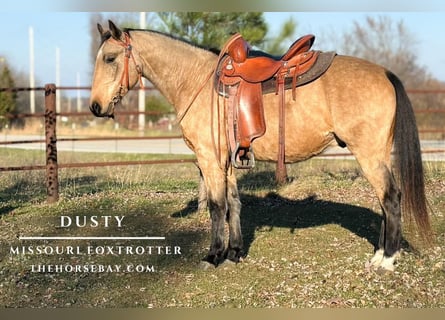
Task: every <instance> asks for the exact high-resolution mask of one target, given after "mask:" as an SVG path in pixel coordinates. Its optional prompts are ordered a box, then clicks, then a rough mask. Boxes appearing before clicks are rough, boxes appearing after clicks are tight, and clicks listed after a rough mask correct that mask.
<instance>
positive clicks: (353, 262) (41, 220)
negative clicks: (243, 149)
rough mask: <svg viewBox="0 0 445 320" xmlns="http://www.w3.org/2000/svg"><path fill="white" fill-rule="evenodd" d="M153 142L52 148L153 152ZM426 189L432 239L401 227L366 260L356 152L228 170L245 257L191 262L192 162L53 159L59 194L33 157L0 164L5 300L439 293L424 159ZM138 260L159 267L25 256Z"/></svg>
mask: <svg viewBox="0 0 445 320" xmlns="http://www.w3.org/2000/svg"><path fill="white" fill-rule="evenodd" d="M40 157H41V153H40V154H39V153H38V152H31V151H22V150H13V149H3V150H1V151H0V162H1V163H0V165H1V166H3V165H5V164H6V165H9V164H11V163H13V164H14V165H18V164H30V163H39V161H40ZM152 157H153V156H150V155H119V154H87V153H85V154H73V153H61V154H60V155H59V161H60V162H61V163H62V162H71V161H76V162H77V161H88V162H89V161H106V160H113V161H116V160H141V159H144V160H145V159H152ZM425 167H426V172H427V196H428V199H429V200H430V204H431V206H432V209H433V211H434V213H435V215H434V217H433V222H434V224H433V226H434V231H435V233H436V234H437V237H436V239H437V243H436V244H435V245H434V246H433V247H431V248H424V247H422V246H421V245H420V242H419V240H418V238H417V236H416V234H415V233H413V232H412V231H410V230H408V228H405V233H404V241H403V251H402V255H401V259H400V261H399V263H398V265H397V268H396V271H395V272H394V273H391V274H385V275H379V274H376V273H374V272H369V271H367V270H366V269H365V262H366V261H367V260H368V259H370V257H371V256H372V253H373V249H374V245H375V243H376V242H377V239H378V230H379V226H380V209H379V205H378V203H377V199H376V197H375V195H374V192H373V190H372V189H371V188H370V186H369V184H368V183H367V182H366V181H365V180H364V179H363V178H362V177H361V175H360V170H359V168H358V167H357V165H356V163H355V162H354V161H332V160H329V161H325V160H319V159H314V160H310V161H306V162H303V163H300V164H296V165H291V166H289V168H288V169H289V177H290V178H291V181H290V182H289V183H288V184H287V185H285V186H283V187H278V186H276V185H275V184H274V166H273V165H271V164H265V163H260V164H258V166H257V167H256V168H255V169H253V170H251V171H238V172H237V174H238V175H239V187H240V193H241V200H242V203H243V208H242V214H241V219H242V229H243V235H244V242H245V248H246V250H247V253H248V255H247V257H246V258H245V259H244V261H243V262H242V263H239V264H237V265H222V266H220V267H218V268H216V269H210V270H201V269H199V268H198V265H199V261H200V259H201V258H202V257H204V255H205V254H206V251H207V249H208V245H209V241H210V235H209V229H210V221H209V218H208V212H197V194H198V192H197V191H198V183H199V179H198V170H197V168H196V166H195V165H193V164H180V165H168V166H167V165H154V166H129V167H105V168H83V169H63V170H60V172H59V179H60V194H61V197H60V201H59V202H58V203H56V204H51V205H49V204H46V203H45V186H44V175H43V172H41V171H32V172H3V173H2V174H1V176H0V181H1V188H0V198H1V203H0V239H1V251H0V306H2V307H24V306H26V307H67V306H70V307H155V308H159V307H205V308H208V307H445V290H444V288H445V266H444V264H445V249H444V248H445V237H444V234H445V222H444V212H445V184H444V181H445V165H444V164H443V163H427V164H426V166H425ZM62 215H66V216H70V217H74V216H76V215H85V216H88V217H90V216H93V215H96V216H105V215H113V216H114V215H118V216H125V218H124V220H123V227H122V228H117V227H116V226H110V227H109V228H104V227H101V228H75V227H70V228H60V227H57V226H58V225H59V224H60V216H62ZM30 235H31V236H43V235H46V236H48V235H57V236H109V235H118V236H143V235H149V236H152V235H162V236H165V237H166V240H164V241H158V240H157V241H153V242H150V244H149V245H152V246H156V245H159V246H171V247H174V246H179V247H180V248H181V254H180V255H157V254H151V255H148V254H143V255H136V254H133V255H127V254H120V255H118V254H115V255H110V254H108V255H97V254H92V255H86V254H83V253H84V252H86V250H87V248H88V246H92V247H97V246H115V247H116V246H119V245H121V246H124V247H125V246H132V247H137V246H147V242H144V241H133V242H125V241H98V240H84V241H77V242H76V241H74V242H73V241H68V240H63V241H62V240H58V241H31V240H29V241H24V240H22V241H20V240H18V237H19V236H30ZM24 244H26V245H52V246H53V247H55V246H59V247H65V248H66V247H67V246H75V247H77V246H79V250H80V253H81V254H77V253H75V254H72V255H71V254H61V255H36V254H34V255H14V254H11V253H10V247H11V246H21V245H24ZM33 264H34V265H38V264H47V265H48V264H52V265H66V264H69V265H92V264H95V265H112V266H113V265H122V266H127V265H141V266H148V267H150V266H153V268H154V270H155V272H144V273H136V272H125V273H124V272H114V273H93V272H82V273H67V272H62V273H57V272H45V273H38V272H32V270H31V266H32V265H33Z"/></svg>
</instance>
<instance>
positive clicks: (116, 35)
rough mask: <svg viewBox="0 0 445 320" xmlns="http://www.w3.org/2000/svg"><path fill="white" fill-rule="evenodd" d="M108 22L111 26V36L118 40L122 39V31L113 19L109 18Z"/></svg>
mask: <svg viewBox="0 0 445 320" xmlns="http://www.w3.org/2000/svg"><path fill="white" fill-rule="evenodd" d="M108 24H109V27H110V31H111V36H112V37H113V38H114V39H116V40H120V39H121V36H122V31H121V30H120V29H119V28H118V27H116V25H115V24H114V23H113V21H111V20H108Z"/></svg>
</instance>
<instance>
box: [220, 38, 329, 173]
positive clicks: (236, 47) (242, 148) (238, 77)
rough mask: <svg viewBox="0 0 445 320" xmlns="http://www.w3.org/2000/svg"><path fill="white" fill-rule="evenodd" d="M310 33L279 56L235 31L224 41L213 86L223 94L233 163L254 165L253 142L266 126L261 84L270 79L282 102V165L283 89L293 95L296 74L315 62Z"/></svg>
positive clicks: (281, 134) (281, 150)
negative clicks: (258, 48)
mask: <svg viewBox="0 0 445 320" xmlns="http://www.w3.org/2000/svg"><path fill="white" fill-rule="evenodd" d="M314 39H315V36H313V35H306V36H303V37H301V38H299V39H298V40H297V41H295V42H294V43H293V44H292V45H291V46H290V48H289V50H288V51H287V52H286V53H285V54H284V55H282V56H281V57H274V56H272V55H269V54H267V53H264V52H261V51H253V50H251V49H250V46H249V44H248V43H247V42H246V41H245V40H244V39H243V38H242V36H241V35H240V34H235V35H233V36H232V37H231V38H230V39H229V40H228V41H227V42H226V44H225V46H224V48H223V50H222V51H221V54H220V57H219V60H218V66H217V69H216V72H215V88H216V90H217V91H218V93H219V94H220V95H221V96H223V97H225V98H226V99H225V103H226V117H227V135H228V140H229V147H230V152H231V162H232V165H233V166H234V167H235V168H252V167H253V166H254V165H255V157H254V154H253V152H252V149H251V143H252V141H253V140H254V139H256V138H258V137H261V136H262V135H264V133H265V132H266V124H265V120H264V110H263V94H264V90H265V88H267V87H270V86H271V84H272V85H273V86H274V87H275V88H274V91H275V93H276V94H277V95H278V96H279V103H278V105H279V108H280V116H279V117H280V119H279V127H280V129H279V130H280V132H279V145H280V148H279V150H278V165H279V166H280V163H281V166H282V169H283V167H284V169H283V170H285V166H284V122H285V121H284V103H285V101H284V94H285V89H291V90H292V93H293V99H295V98H296V97H295V93H296V90H295V89H296V87H297V86H299V85H302V84H301V83H300V78H301V77H302V76H303V75H304V74H305V73H307V72H308V71H309V70H310V69H311V68H312V67H313V66H314V64H315V63H316V61H317V59H318V57H319V55H320V52H319V51H309V50H310V48H311V46H312V44H313V42H314ZM331 61H332V59H331ZM329 64H330V62H329ZM328 66H329V65H328ZM328 66H327V67H328ZM327 67H325V68H324V71H325V70H326V69H327ZM324 71H323V72H324ZM320 75H321V74H320ZM318 76H319V75H318ZM313 79H314V78H312V79H311V80H313ZM307 82H308V81H305V83H307Z"/></svg>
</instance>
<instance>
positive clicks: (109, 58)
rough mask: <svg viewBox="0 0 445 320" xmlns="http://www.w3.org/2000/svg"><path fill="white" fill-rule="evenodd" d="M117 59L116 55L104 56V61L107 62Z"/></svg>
mask: <svg viewBox="0 0 445 320" xmlns="http://www.w3.org/2000/svg"><path fill="white" fill-rule="evenodd" d="M115 59H116V56H114V55H113V56H104V62H105V63H113V62H114V60H115Z"/></svg>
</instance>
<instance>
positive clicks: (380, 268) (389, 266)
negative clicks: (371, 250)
mask: <svg viewBox="0 0 445 320" xmlns="http://www.w3.org/2000/svg"><path fill="white" fill-rule="evenodd" d="M398 255H399V254H398V253H395V254H394V255H393V256H391V257H385V255H384V253H383V250H381V249H380V250H377V251H376V253H375V255H374V257H372V259H371V260H370V261H369V262H367V263H366V264H365V269H366V270H368V271H370V270H373V271H375V272H376V273H377V274H385V273H388V272H394V270H395V267H394V262H395V260H396V258H397V257H398Z"/></svg>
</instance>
